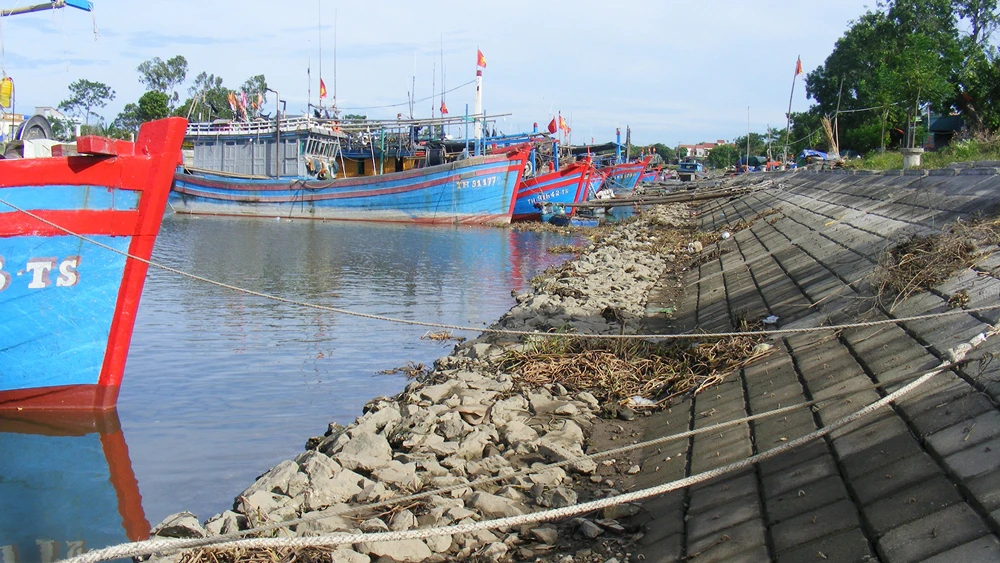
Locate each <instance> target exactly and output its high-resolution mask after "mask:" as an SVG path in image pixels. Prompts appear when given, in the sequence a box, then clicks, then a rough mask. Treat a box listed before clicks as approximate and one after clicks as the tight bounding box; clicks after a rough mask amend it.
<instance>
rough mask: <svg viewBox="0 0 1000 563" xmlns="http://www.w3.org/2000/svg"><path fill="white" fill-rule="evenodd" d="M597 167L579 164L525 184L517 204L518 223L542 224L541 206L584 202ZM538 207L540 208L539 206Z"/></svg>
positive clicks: (518, 196) (515, 217)
mask: <svg viewBox="0 0 1000 563" xmlns="http://www.w3.org/2000/svg"><path fill="white" fill-rule="evenodd" d="M592 170H593V167H591V166H590V164H589V163H585V162H576V163H573V164H570V165H569V166H566V167H564V168H563V169H562V170H559V171H555V172H549V173H547V174H541V175H539V176H535V177H534V178H530V179H528V180H525V181H523V182H521V188H520V189H519V190H518V192H517V201H516V202H515V203H514V213H513V216H512V219H513V220H514V221H539V220H541V217H542V212H541V210H540V207H541V204H543V203H552V204H555V205H561V206H564V207H568V209H567V211H566V212H567V213H570V214H572V211H573V209H572V207H570V204H573V203H579V202H581V201H584V200H585V199H586V197H587V188H588V185H589V183H588V182H589V180H590V177H591V172H592ZM536 204H537V207H536Z"/></svg>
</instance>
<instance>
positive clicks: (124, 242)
mask: <svg viewBox="0 0 1000 563" xmlns="http://www.w3.org/2000/svg"><path fill="white" fill-rule="evenodd" d="M40 191H44V190H40ZM91 238H92V239H93V240H95V241H96V242H99V243H101V244H104V245H107V246H110V247H112V248H114V249H116V250H118V251H119V252H126V251H128V248H129V245H130V244H131V242H132V237H110V236H93V237H91ZM0 256H3V259H4V260H3V261H4V266H3V267H4V270H5V271H6V272H7V273H8V275H10V276H11V279H10V282H9V285H8V287H7V288H6V289H5V290H4V291H3V292H0V310H2V311H4V316H5V317H7V320H6V321H5V322H3V323H2V324H0V342H2V343H3V366H2V367H0V374H3V377H2V378H0V391H11V390H15V389H28V388H35V387H58V386H65V385H97V383H98V377H99V375H100V372H101V366H102V365H103V364H104V356H105V352H106V344H107V341H108V334H109V333H110V331H111V322H112V320H113V317H114V313H115V305H116V302H117V300H118V290H119V287H120V285H121V282H122V279H123V276H124V271H125V257H124V256H123V255H121V254H116V253H114V252H111V251H110V250H105V249H104V248H100V247H98V246H95V245H93V244H82V243H81V241H80V239H78V238H76V237H71V236H68V235H67V236H48V237H39V236H25V237H16V238H4V239H0ZM39 264H40V265H39ZM27 268H31V270H27ZM60 270H62V271H64V272H65V274H60V273H59V272H60Z"/></svg>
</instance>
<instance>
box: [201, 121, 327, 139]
mask: <svg viewBox="0 0 1000 563" xmlns="http://www.w3.org/2000/svg"><path fill="white" fill-rule="evenodd" d="M297 131H308V132H312V133H320V134H325V135H329V136H331V137H337V136H341V134H340V133H339V132H336V131H335V130H334V129H333V128H330V127H327V126H325V125H323V124H320V123H318V122H317V121H316V120H314V119H311V118H309V117H305V116H299V117H288V118H282V119H281V132H282V133H293V132H297ZM234 133H236V134H240V135H273V134H274V121H270V120H266V119H255V120H253V121H237V120H229V119H217V120H215V121H211V122H201V123H189V124H188V127H187V135H188V136H200V135H213V136H214V135H225V134H234Z"/></svg>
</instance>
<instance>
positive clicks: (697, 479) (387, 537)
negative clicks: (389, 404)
mask: <svg viewBox="0 0 1000 563" xmlns="http://www.w3.org/2000/svg"><path fill="white" fill-rule="evenodd" d="M998 332H1000V323H997V324H995V325H993V326H991V327H990V328H989V329H988V330H987V331H985V332H982V333H979V334H978V335H976V336H975V337H973V338H972V339H971V340H969V342H966V343H962V344H960V345H959V346H957V347H956V348H952V349H949V350H948V359H947V360H943V361H942V362H941V363H940V364H939V365H938V366H937V367H936V368H934V369H933V370H931V371H929V372H926V373H924V374H923V375H921V376H920V377H918V378H917V379H915V380H914V381H912V382H911V383H908V384H906V385H904V386H902V387H900V388H899V389H897V390H896V391H893V392H892V393H889V394H888V395H886V396H884V397H882V398H881V399H879V400H877V401H874V402H872V403H870V404H868V405H866V406H865V407H863V408H861V409H859V410H857V411H855V412H853V413H851V414H849V415H847V416H845V417H843V418H840V419H838V420H836V421H834V422H832V423H830V424H829V425H827V426H824V427H822V428H819V429H816V430H814V431H813V432H810V433H808V434H806V435H804V436H801V437H799V438H795V439H792V440H789V441H788V442H785V443H784V444H782V445H781V446H778V447H776V448H772V449H770V450H767V451H764V452H761V453H758V454H754V455H752V456H749V457H747V458H744V459H741V460H738V461H735V462H733V463H730V464H727V465H724V466H722V467H718V468H715V469H712V470H709V471H705V472H702V473H698V474H696V475H692V476H690V477H686V478H683V479H679V480H675V481H672V482H669V483H665V484H663V485H658V486H654V487H649V488H646V489H641V490H639V491H635V492H631V493H624V494H620V495H616V496H613V497H607V498H603V499H598V500H594V501H590V502H585V503H581V504H576V505H571V506H567V507H563V508H557V509H550V510H544V511H539V512H532V513H528V514H521V515H517V516H510V517H505V518H496V519H489V520H482V521H479V522H470V523H466V524H458V525H454V526H442V527H431V528H419V529H415V530H406V531H397V532H379V533H355V534H347V533H337V534H330V535H326V536H311V537H299V538H247V539H242V540H236V541H225V542H221V543H213V544H211V545H213V547H215V548H218V549H223V548H235V547H239V548H244V549H254V548H266V549H275V548H306V547H335V546H340V545H349V544H355V543H361V542H385V541H400V540H413V539H417V540H419V539H426V538H430V537H436V536H449V535H454V534H468V533H471V532H476V531H480V530H490V529H501V528H510V527H514V526H522V525H526V524H535V523H540V522H546V521H551V520H562V519H565V518H569V517H571V516H577V515H580V514H584V513H587V512H592V511H596V510H600V509H603V508H607V507H610V506H616V505H620V504H626V503H632V502H637V501H641V500H645V499H648V498H652V497H654V496H658V495H662V494H665V493H668V492H671V491H675V490H678V489H682V488H685V487H690V486H693V485H697V484H699V483H703V482H705V481H709V480H711V479H714V478H716V477H719V476H721V475H725V474H728V473H732V472H735V471H738V470H741V469H744V468H746V467H749V466H751V465H754V464H757V463H760V462H762V461H766V460H768V459H771V458H773V457H776V456H778V455H780V454H782V453H784V452H786V451H789V450H792V449H795V448H797V447H800V446H803V445H805V444H808V443H810V442H812V441H813V440H817V439H819V438H822V437H824V436H826V435H828V434H830V433H831V432H833V431H835V430H838V429H840V428H843V427H845V426H847V425H850V424H852V423H854V422H856V421H858V420H859V419H861V418H862V417H864V416H867V415H868V414H871V413H872V412H875V411H876V410H878V409H880V408H882V407H884V406H886V405H888V404H889V403H891V402H894V401H897V400H898V399H900V398H902V397H904V396H905V395H907V394H908V393H910V392H911V391H913V390H914V389H916V388H917V387H919V386H921V385H923V384H924V383H926V382H927V381H929V380H930V379H931V378H933V377H934V376H936V375H938V374H940V373H941V372H943V371H946V370H948V369H951V368H953V367H955V366H956V365H957V364H959V363H960V362H962V361H963V360H964V359H965V357H966V356H967V354H968V353H969V352H970V351H971V350H973V349H974V348H976V347H978V346H979V345H981V344H982V343H984V342H986V340H987V339H989V338H990V337H991V336H994V335H996V334H997V333H998ZM748 418H749V417H748ZM467 486H469V485H468V484H466V485H465V486H464V487H462V488H465V487H467ZM327 516H329V514H327ZM251 531H259V530H251ZM189 541H191V540H171V539H158V540H147V541H144V542H139V543H136V544H122V545H118V546H112V547H108V548H104V549H100V550H94V551H91V552H87V553H84V554H82V555H79V556H77V557H74V558H71V559H67V560H66V562H67V563H96V562H98V561H106V560H110V559H118V558H122V557H133V556H137V555H151V554H153V553H163V552H172V551H177V550H178V549H186V548H184V547H181V546H182V544H184V543H185V542H189ZM139 546H141V549H140V548H139Z"/></svg>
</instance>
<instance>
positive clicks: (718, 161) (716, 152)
mask: <svg viewBox="0 0 1000 563" xmlns="http://www.w3.org/2000/svg"><path fill="white" fill-rule="evenodd" d="M739 157H740V156H739V151H737V150H736V147H735V146H733V145H716V147H715V148H713V149H712V151H711V152H710V153H708V164H709V165H710V166H711V167H712V168H720V169H723V168H729V167H730V166H732V165H734V164H736V161H737V160H738V159H739Z"/></svg>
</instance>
